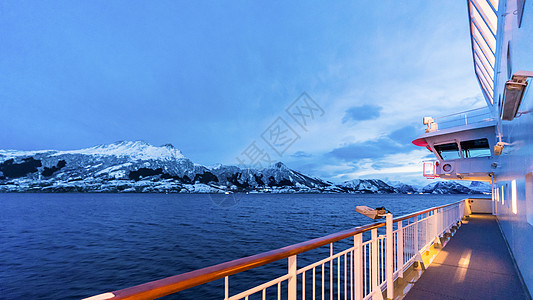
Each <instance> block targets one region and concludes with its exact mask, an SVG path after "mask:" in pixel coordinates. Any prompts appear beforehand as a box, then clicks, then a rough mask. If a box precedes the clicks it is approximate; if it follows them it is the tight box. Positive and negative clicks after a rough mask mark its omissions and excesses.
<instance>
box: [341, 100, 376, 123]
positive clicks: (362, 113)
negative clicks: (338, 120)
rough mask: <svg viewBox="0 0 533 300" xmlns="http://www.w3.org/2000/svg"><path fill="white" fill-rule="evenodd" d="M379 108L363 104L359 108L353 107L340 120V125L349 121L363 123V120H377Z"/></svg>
mask: <svg viewBox="0 0 533 300" xmlns="http://www.w3.org/2000/svg"><path fill="white" fill-rule="evenodd" d="M381 109H382V108H381V106H378V105H370V104H365V105H361V106H353V107H350V108H349V109H348V110H346V113H345V115H344V118H342V123H346V122H349V121H355V122H359V121H365V120H375V119H377V118H379V115H380V112H381Z"/></svg>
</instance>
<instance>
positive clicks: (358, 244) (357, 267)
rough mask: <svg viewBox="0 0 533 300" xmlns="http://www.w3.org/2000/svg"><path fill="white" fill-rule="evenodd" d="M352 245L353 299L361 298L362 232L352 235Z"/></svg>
mask: <svg viewBox="0 0 533 300" xmlns="http://www.w3.org/2000/svg"><path fill="white" fill-rule="evenodd" d="M353 246H354V248H355V249H354V256H353V259H354V271H353V273H354V290H355V291H354V293H355V299H358V300H359V299H363V280H364V278H363V268H364V267H365V266H363V234H362V233H360V234H358V235H355V236H354V237H353Z"/></svg>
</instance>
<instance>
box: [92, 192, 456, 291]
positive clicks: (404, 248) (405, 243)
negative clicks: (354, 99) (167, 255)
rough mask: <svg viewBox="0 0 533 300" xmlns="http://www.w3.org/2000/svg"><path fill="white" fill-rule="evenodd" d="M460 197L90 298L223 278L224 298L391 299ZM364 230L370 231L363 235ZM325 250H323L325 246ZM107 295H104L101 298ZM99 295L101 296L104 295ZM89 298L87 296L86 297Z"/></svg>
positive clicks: (444, 228) (450, 220)
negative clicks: (273, 271) (269, 275)
mask: <svg viewBox="0 0 533 300" xmlns="http://www.w3.org/2000/svg"><path fill="white" fill-rule="evenodd" d="M464 211H465V200H462V201H459V202H456V203H452V204H448V205H443V206H439V207H436V208H431V209H427V210H424V211H421V212H418V213H414V214H410V215H406V216H403V217H399V218H396V219H393V217H392V215H391V214H387V216H386V222H382V223H374V224H369V225H365V226H361V227H357V228H355V229H353V230H349V231H343V232H339V233H337V234H332V235H329V236H326V237H322V238H318V239H314V240H310V241H307V242H303V243H299V244H296V245H292V246H288V247H285V248H281V249H277V250H273V251H270V252H265V253H262V254H258V255H254V256H250V257H247V258H242V259H239V260H235V261H231V262H227V263H223V264H220V265H216V266H212V267H208V268H204V269H200V270H197V271H193V272H189V273H185V274H181V275H176V276H173V277H169V278H165V279H161V280H158V281H154V282H150V283H146V284H143V285H139V286H135V287H131V288H127V289H124V290H119V291H115V292H112V293H106V294H101V295H98V296H94V297H100V298H94V299H153V298H157V297H161V296H164V295H168V294H171V293H174V292H177V291H181V290H185V289H187V288H190V287H193V286H197V285H200V284H203V283H207V282H210V281H213V280H216V279H219V278H224V299H227V300H238V299H245V300H249V298H250V297H254V299H263V300H264V299H267V298H268V299H289V300H296V299H309V298H311V299H330V300H333V299H338V300H340V299H365V300H366V299H382V298H383V297H382V292H383V291H385V289H386V290H387V298H390V299H392V298H393V297H394V289H393V288H388V287H393V282H394V280H396V279H397V278H403V273H404V271H405V270H406V269H407V268H409V267H410V266H411V265H412V264H413V263H414V262H415V261H419V262H421V263H422V256H421V253H423V252H424V251H426V250H428V249H429V247H430V246H431V245H432V244H433V243H440V239H439V238H440V237H442V236H443V235H444V234H445V233H446V232H449V231H450V230H451V228H452V227H453V226H454V225H456V224H457V223H458V222H459V221H460V220H461V219H462V218H463V216H464ZM368 233H370V235H369V236H368ZM322 246H328V247H329V254H327V255H326V256H325V257H324V258H322V259H320V260H318V261H315V262H312V263H309V264H306V265H304V266H299V265H298V257H299V256H301V255H305V254H306V253H307V252H308V251H310V250H314V249H318V248H319V247H322ZM324 250H325V249H324ZM285 258H287V259H288V264H287V269H286V272H284V273H285V274H283V275H282V276H279V277H277V278H273V279H271V280H269V281H266V282H263V283H260V284H258V285H256V286H254V287H251V288H248V289H246V290H243V291H240V292H237V293H235V294H233V295H231V294H230V282H231V280H230V277H231V276H232V275H234V274H240V273H241V272H243V271H246V270H250V269H252V268H255V267H258V266H263V265H269V264H270V263H273V262H278V261H280V260H281V259H285ZM104 295H106V296H104ZM101 296H104V297H103V298H102V297H101ZM91 298H92V297H91Z"/></svg>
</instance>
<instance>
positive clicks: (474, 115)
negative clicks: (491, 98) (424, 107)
mask: <svg viewBox="0 0 533 300" xmlns="http://www.w3.org/2000/svg"><path fill="white" fill-rule="evenodd" d="M493 120H495V119H494V118H493V117H492V115H491V113H490V110H489V109H488V108H487V107H480V108H476V109H471V110H467V111H463V112H459V113H455V114H451V115H447V116H441V117H437V118H435V123H437V124H438V130H442V129H447V128H452V127H457V126H462V125H469V124H475V123H480V122H489V121H493Z"/></svg>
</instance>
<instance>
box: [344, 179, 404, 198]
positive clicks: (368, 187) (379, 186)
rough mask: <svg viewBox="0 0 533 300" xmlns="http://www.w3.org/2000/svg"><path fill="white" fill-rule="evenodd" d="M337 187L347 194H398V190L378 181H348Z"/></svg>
mask: <svg viewBox="0 0 533 300" xmlns="http://www.w3.org/2000/svg"><path fill="white" fill-rule="evenodd" d="M339 186H340V187H341V188H342V189H343V190H344V191H346V192H348V193H367V194H368V193H370V194H390V193H399V191H398V189H396V188H395V187H392V186H390V185H388V184H386V183H385V182H383V181H382V180H379V179H354V180H350V181H345V182H343V183H341V184H340V185H339Z"/></svg>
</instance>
